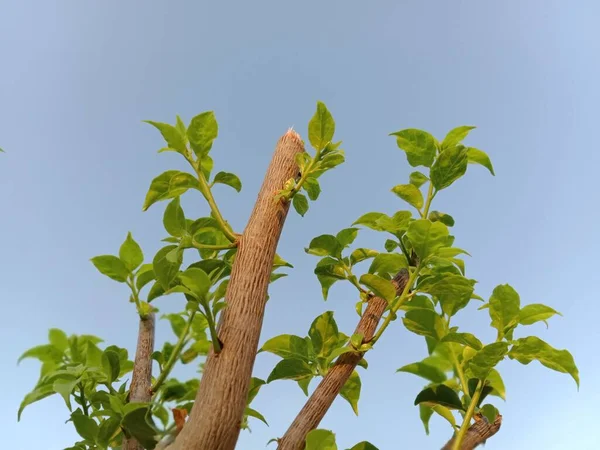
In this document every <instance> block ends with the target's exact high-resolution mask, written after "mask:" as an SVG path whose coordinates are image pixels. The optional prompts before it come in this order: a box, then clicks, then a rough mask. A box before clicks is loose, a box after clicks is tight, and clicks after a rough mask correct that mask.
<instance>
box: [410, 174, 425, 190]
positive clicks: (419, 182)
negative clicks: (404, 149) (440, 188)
mask: <svg viewBox="0 0 600 450" xmlns="http://www.w3.org/2000/svg"><path fill="white" fill-rule="evenodd" d="M408 181H409V182H410V184H412V185H414V186H415V187H417V188H420V187H421V186H423V185H424V184H425V183H426V182H427V181H429V178H428V177H427V176H425V175H424V174H422V173H421V172H419V171H416V172H413V173H411V174H410V177H409V179H408Z"/></svg>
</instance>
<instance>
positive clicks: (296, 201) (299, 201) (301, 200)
mask: <svg viewBox="0 0 600 450" xmlns="http://www.w3.org/2000/svg"><path fill="white" fill-rule="evenodd" d="M292 206H293V207H294V209H295V210H296V212H297V213H298V214H300V215H301V216H302V217H304V214H306V212H307V211H308V200H306V197H305V196H304V194H301V193H299V192H297V193H296V194H295V195H294V198H292Z"/></svg>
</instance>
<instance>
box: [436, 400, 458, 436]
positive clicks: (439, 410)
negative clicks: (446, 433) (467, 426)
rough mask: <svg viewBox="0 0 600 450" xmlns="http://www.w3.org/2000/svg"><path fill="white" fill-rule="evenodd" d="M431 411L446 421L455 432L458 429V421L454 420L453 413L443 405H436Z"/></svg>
mask: <svg viewBox="0 0 600 450" xmlns="http://www.w3.org/2000/svg"><path fill="white" fill-rule="evenodd" d="M431 409H433V411H434V412H435V413H436V414H438V415H439V416H441V417H443V418H444V419H446V420H447V421H448V423H449V424H450V426H452V429H453V430H455V429H456V419H454V415H453V414H452V411H450V410H449V409H448V408H446V407H444V406H442V405H435V406H433V407H432V408H431Z"/></svg>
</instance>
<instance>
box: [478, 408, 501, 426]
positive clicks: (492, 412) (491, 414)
mask: <svg viewBox="0 0 600 450" xmlns="http://www.w3.org/2000/svg"><path fill="white" fill-rule="evenodd" d="M480 412H481V414H482V415H483V416H484V417H485V418H486V419H487V421H488V422H489V423H494V421H495V420H496V416H498V409H497V408H496V407H495V406H494V405H490V404H489V403H488V404H486V405H483V406H482V407H481V409H480Z"/></svg>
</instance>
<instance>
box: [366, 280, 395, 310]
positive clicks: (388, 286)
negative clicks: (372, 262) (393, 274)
mask: <svg viewBox="0 0 600 450" xmlns="http://www.w3.org/2000/svg"><path fill="white" fill-rule="evenodd" d="M359 282H360V284H362V285H364V286H366V287H367V289H369V290H371V291H373V293H374V294H375V295H377V296H378V297H381V298H383V299H385V300H387V301H388V303H389V302H392V301H394V299H395V298H396V288H395V287H394V285H393V284H392V282H391V281H389V280H386V279H385V278H382V277H380V276H379V275H374V274H371V273H366V274H364V275H363V276H361V277H360V281H359Z"/></svg>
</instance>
